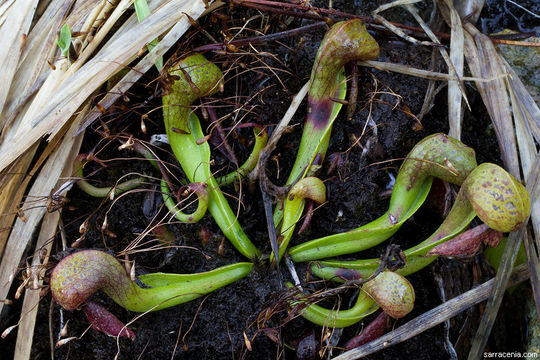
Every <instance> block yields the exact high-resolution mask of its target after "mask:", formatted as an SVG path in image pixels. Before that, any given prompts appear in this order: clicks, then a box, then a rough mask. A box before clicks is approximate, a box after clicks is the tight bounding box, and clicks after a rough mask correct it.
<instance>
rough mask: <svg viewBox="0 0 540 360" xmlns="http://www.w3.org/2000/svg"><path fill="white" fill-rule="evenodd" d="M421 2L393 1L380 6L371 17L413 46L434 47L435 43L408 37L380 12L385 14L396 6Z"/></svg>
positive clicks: (413, 0)
mask: <svg viewBox="0 0 540 360" xmlns="http://www.w3.org/2000/svg"><path fill="white" fill-rule="evenodd" d="M420 1H421V0H396V1H393V2H391V3H388V4H383V5H381V6H379V7H378V8H377V9H375V10H374V11H373V12H372V13H371V15H372V16H373V18H375V19H376V20H378V21H379V22H380V23H381V24H383V25H384V26H385V27H386V28H387V29H388V30H390V31H391V32H393V33H394V34H396V35H397V36H399V37H401V38H403V39H405V40H407V41H409V42H411V43H413V44H416V45H428V46H432V45H434V43H432V42H430V41H420V40H416V39H415V38H413V37H412V36H409V35H407V34H406V33H405V32H404V31H403V30H401V29H400V28H398V27H397V26H395V25H393V24H392V23H391V22H390V21H388V20H386V19H385V18H384V17H383V16H381V15H379V13H380V12H383V11H385V10H388V9H391V8H393V7H396V6H401V5H408V4H414V3H417V2H420Z"/></svg>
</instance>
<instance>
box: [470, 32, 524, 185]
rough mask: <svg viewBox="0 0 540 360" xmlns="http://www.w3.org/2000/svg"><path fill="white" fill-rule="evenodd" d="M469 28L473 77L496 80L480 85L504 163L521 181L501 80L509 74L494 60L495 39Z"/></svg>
mask: <svg viewBox="0 0 540 360" xmlns="http://www.w3.org/2000/svg"><path fill="white" fill-rule="evenodd" d="M465 29H466V30H467V33H466V34H465V57H466V58H467V63H468V64H469V68H470V69H471V72H472V74H473V76H475V77H482V78H491V79H493V80H492V81H490V82H487V83H483V82H477V83H476V85H477V87H478V91H479V92H480V95H481V96H482V99H483V101H484V104H485V105H486V108H487V110H488V113H489V115H490V117H491V121H492V122H493V125H494V128H495V132H496V134H497V139H498V140H499V146H500V148H501V153H502V156H503V161H504V164H505V166H506V168H507V169H508V170H509V171H510V173H512V175H514V176H516V177H517V178H518V179H519V178H521V176H520V171H519V163H518V161H517V159H518V154H517V145H516V138H515V132H514V125H513V123H512V115H511V112H510V104H509V101H508V94H507V92H506V87H505V84H504V80H503V79H502V78H498V77H500V76H502V75H506V72H505V71H504V69H503V68H501V66H499V62H498V61H496V60H494V59H496V57H498V56H499V54H498V53H497V51H496V50H495V47H494V46H493V43H492V42H491V40H490V39H489V38H488V37H486V36H485V35H483V34H481V33H480V32H479V31H478V30H477V29H476V28H475V27H474V26H473V25H471V24H466V25H465ZM473 37H474V40H473ZM479 59H491V61H483V62H482V63H480V61H479Z"/></svg>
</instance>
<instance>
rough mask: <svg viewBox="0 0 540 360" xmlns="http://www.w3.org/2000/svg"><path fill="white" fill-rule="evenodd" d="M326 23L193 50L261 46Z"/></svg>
mask: <svg viewBox="0 0 540 360" xmlns="http://www.w3.org/2000/svg"><path fill="white" fill-rule="evenodd" d="M326 25H327V23H326V22H324V21H319V22H316V23H313V24H309V25H306V26H302V27H299V28H296V29H291V30H285V31H282V32H279V33H275V34H268V35H262V36H254V37H249V38H245V39H239V40H232V41H229V42H222V43H216V44H206V45H202V46H199V47H197V48H195V49H194V50H193V51H194V52H204V51H227V49H228V48H227V47H228V46H231V45H232V46H234V47H242V46H251V45H258V44H263V43H266V42H269V41H276V40H280V39H284V38H287V37H291V36H296V35H300V34H304V33H307V32H310V31H312V30H314V29H318V28H321V27H323V26H326Z"/></svg>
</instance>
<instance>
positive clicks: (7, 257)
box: [0, 113, 82, 312]
mask: <svg viewBox="0 0 540 360" xmlns="http://www.w3.org/2000/svg"><path fill="white" fill-rule="evenodd" d="M79 116H81V117H82V113H81V114H80V115H79ZM74 132H75V126H74V125H73V126H71V129H69V131H68V132H67V133H66V134H65V137H64V140H63V141H62V143H61V144H60V145H59V147H58V148H57V149H56V150H55V151H54V152H53V153H52V155H51V156H50V157H49V158H48V160H47V162H46V163H45V165H44V166H43V169H42V170H41V171H40V174H39V175H38V177H36V180H35V182H34V185H32V188H31V189H30V191H29V193H28V196H27V200H26V201H25V203H24V205H23V206H24V208H27V209H28V210H26V211H25V216H26V218H27V219H26V222H25V221H23V220H21V219H17V220H16V222H15V225H14V227H13V230H12V231H11V233H10V236H9V239H8V242H7V246H6V250H5V252H4V256H3V257H2V262H1V263H0V284H2V286H0V299H5V298H6V296H7V294H8V292H9V289H10V287H11V284H12V282H13V280H14V279H15V277H16V275H17V271H18V267H19V262H20V260H21V257H22V255H23V253H24V250H25V249H26V247H27V246H28V243H29V242H30V240H31V239H32V234H33V232H34V230H35V229H36V227H37V226H38V224H39V222H40V221H41V219H42V218H43V215H44V214H45V212H46V201H47V198H48V195H49V194H50V193H51V190H52V189H53V188H54V186H55V184H56V183H57V181H58V179H59V177H60V175H61V174H62V172H63V169H64V166H65V165H66V162H67V161H68V159H71V158H72V156H73V154H76V153H77V152H78V147H75V148H74V145H76V144H78V142H80V141H81V139H80V137H74ZM49 146H54V144H52V143H51V144H50V145H49ZM74 149H75V150H74ZM71 164H72V161H71V162H70V163H69V166H70V167H71ZM36 199H41V200H36ZM3 306H4V303H2V302H0V312H1V311H2V308H3Z"/></svg>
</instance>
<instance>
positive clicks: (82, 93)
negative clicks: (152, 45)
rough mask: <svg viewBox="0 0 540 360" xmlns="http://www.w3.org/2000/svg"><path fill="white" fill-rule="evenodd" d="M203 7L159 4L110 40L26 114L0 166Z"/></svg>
mask: <svg viewBox="0 0 540 360" xmlns="http://www.w3.org/2000/svg"><path fill="white" fill-rule="evenodd" d="M203 10H204V2H203V1H197V2H190V1H186V0H184V1H180V0H177V1H174V0H172V1H170V2H169V3H166V4H165V5H163V6H162V7H160V8H158V9H157V10H156V11H155V12H154V13H153V14H152V15H150V16H149V17H148V18H146V19H145V21H144V22H142V23H140V24H137V25H136V26H134V27H133V31H130V32H128V33H123V34H122V35H121V36H119V37H118V38H117V39H116V41H112V42H108V43H107V44H106V45H105V46H104V47H103V48H102V49H101V51H100V52H99V53H98V54H97V55H96V56H95V57H94V58H92V59H91V60H89V61H88V63H86V64H85V65H83V66H82V67H81V68H80V69H79V71H77V72H76V73H75V74H73V76H70V77H69V78H67V79H65V80H64V81H63V82H62V83H61V85H60V86H59V87H58V88H57V90H56V91H55V93H53V94H52V96H50V99H49V102H48V103H47V104H46V105H45V106H44V108H43V109H42V110H41V111H40V112H39V113H37V114H36V115H33V116H32V118H26V117H25V120H24V123H23V124H22V125H23V126H21V127H20V128H19V129H18V131H17V134H18V135H23V134H24V137H21V141H19V142H18V143H17V144H6V143H3V144H2V145H1V147H0V170H3V169H5V168H6V166H7V165H8V164H9V163H11V162H12V161H13V159H15V158H16V157H17V156H19V155H20V154H22V153H23V152H24V151H25V150H26V149H28V148H29V147H30V146H31V145H32V144H33V143H35V142H36V141H39V140H40V139H41V137H42V136H44V135H46V134H47V133H49V132H51V130H52V129H58V128H59V127H61V126H62V125H63V124H65V123H66V122H67V121H68V119H69V118H70V117H71V115H73V113H74V112H75V111H76V110H77V108H78V107H79V106H80V105H81V104H82V103H83V102H84V101H86V100H87V99H88V97H89V96H90V95H91V94H92V92H93V91H95V90H96V89H97V88H98V87H99V86H101V84H103V83H104V82H105V81H107V80H108V79H109V78H110V77H111V76H112V75H113V74H115V73H116V72H117V71H118V70H119V69H120V68H122V67H123V66H125V65H126V64H127V63H129V62H130V61H132V60H133V59H134V58H135V57H136V56H137V53H138V52H139V50H140V49H141V48H143V47H144V46H145V45H146V44H147V43H148V42H149V41H151V40H152V39H154V38H156V37H158V36H160V35H161V34H162V33H163V32H166V31H167V30H168V29H169V28H170V27H171V26H173V25H174V24H175V23H176V22H178V21H179V20H180V19H181V18H182V17H184V16H185V15H184V13H193V12H195V13H200V12H202V11H203ZM195 17H196V15H195Z"/></svg>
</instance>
